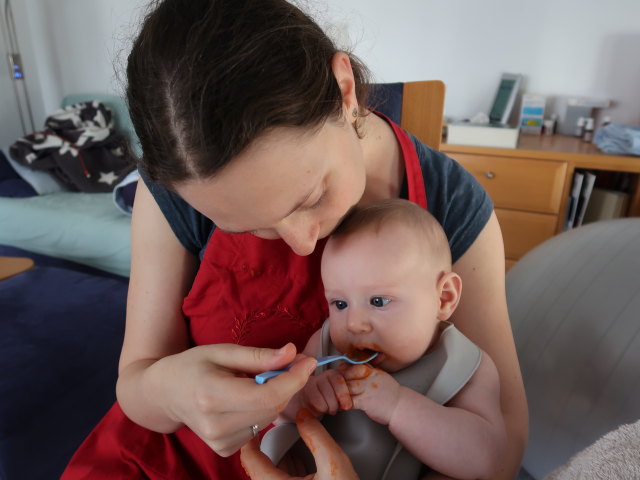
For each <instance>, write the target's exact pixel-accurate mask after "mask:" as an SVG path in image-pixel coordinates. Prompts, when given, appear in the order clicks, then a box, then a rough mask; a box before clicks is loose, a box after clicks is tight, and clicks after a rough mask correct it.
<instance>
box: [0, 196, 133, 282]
mask: <svg viewBox="0 0 640 480" xmlns="http://www.w3.org/2000/svg"><path fill="white" fill-rule="evenodd" d="M0 225H1V226H2V227H1V228H0V244H2V245H10V246H12V247H18V248H22V249H24V250H29V251H32V252H35V253H40V254H44V255H49V256H52V257H58V258H63V259H65V260H71V261H74V262H78V263H82V264H84V265H89V266H91V267H95V268H99V269H101V270H105V271H107V272H111V273H115V274H118V275H123V276H128V275H129V264H130V261H131V242H130V239H129V235H130V231H131V217H129V216H128V215H126V214H124V213H122V212H121V211H120V210H118V209H117V208H116V207H115V206H114V205H113V194H112V193H80V192H58V193H51V194H49V195H38V196H34V197H29V198H8V197H0Z"/></svg>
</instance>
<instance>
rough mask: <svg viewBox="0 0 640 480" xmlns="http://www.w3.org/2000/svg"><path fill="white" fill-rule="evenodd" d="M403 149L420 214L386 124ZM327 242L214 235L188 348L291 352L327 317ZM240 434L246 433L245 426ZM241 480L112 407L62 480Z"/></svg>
mask: <svg viewBox="0 0 640 480" xmlns="http://www.w3.org/2000/svg"><path fill="white" fill-rule="evenodd" d="M389 123H390V124H391V126H392V127H393V129H394V132H395V134H396V137H397V138H398V142H399V144H400V147H401V149H402V154H403V157H404V161H405V167H406V172H407V186H408V194H409V200H411V201H413V202H415V203H417V204H418V205H421V206H422V207H424V208H427V198H426V194H425V189H424V180H423V176H422V170H421V169H420V163H419V160H418V156H417V154H416V150H415V147H414V145H413V142H412V141H411V139H410V138H409V137H408V135H407V134H406V133H405V132H404V131H402V130H401V129H400V128H399V127H398V126H397V125H395V124H394V123H392V122H390V121H389ZM325 242H326V240H321V241H319V242H318V244H317V246H316V248H315V250H314V252H313V253H312V254H311V255H308V256H305V257H300V256H298V255H296V254H294V253H293V252H292V251H291V249H290V248H289V246H288V245H286V244H285V243H284V242H283V241H282V240H263V239H260V238H257V237H254V236H253V235H250V234H239V235H238V234H234V235H229V234H226V233H224V232H222V231H220V230H216V231H214V233H213V235H212V236H211V239H210V241H209V244H208V246H207V249H206V251H205V254H204V257H203V259H202V263H201V265H200V269H199V270H198V274H197V275H196V278H195V280H194V283H193V286H192V288H191V291H190V292H189V295H188V296H187V297H186V298H185V300H184V304H183V312H184V315H185V317H186V318H187V319H188V323H189V332H190V334H191V339H192V341H193V344H194V345H208V344H216V343H236V344H239V345H250V346H258V347H270V348H279V347H281V346H282V345H284V344H286V343H287V342H293V343H294V344H295V345H296V347H297V348H298V350H302V349H304V347H305V345H306V343H307V340H308V339H309V337H310V336H311V335H312V334H313V332H315V331H316V330H317V329H318V328H320V327H321V325H322V322H323V321H324V319H325V318H326V317H327V316H328V308H327V304H326V300H325V298H324V292H323V286H322V281H321V278H320V259H321V256H322V251H323V249H324V245H325ZM247 428H249V427H248V426H247ZM80 478H83V479H84V478H88V479H92V480H94V479H107V478H109V479H113V478H118V479H122V478H151V479H158V480H160V479H162V480H169V479H170V480H181V479H185V480H187V479H188V480H196V479H219V480H230V479H247V478H248V477H247V476H246V474H245V473H244V470H243V469H242V467H241V465H240V455H239V454H238V453H237V454H235V455H232V456H231V457H228V458H222V457H220V456H218V455H217V454H216V453H214V452H213V451H212V450H211V449H210V448H209V447H208V446H207V445H206V444H205V443H204V442H203V441H202V440H200V439H199V438H198V437H197V436H196V435H195V434H194V433H193V432H192V431H191V430H190V429H188V428H187V427H183V428H181V429H180V430H178V431H177V432H175V433H173V434H168V435H167V434H161V433H156V432H152V431H150V430H147V429H146V428H143V427H141V426H139V425H137V424H135V423H133V422H132V421H131V420H129V419H128V418H127V417H126V416H125V415H124V413H123V412H122V410H121V409H120V406H119V405H118V403H117V402H116V403H115V404H114V406H113V407H112V408H111V410H110V411H109V412H108V413H107V415H106V416H105V417H104V418H103V419H102V421H101V422H100V423H99V424H98V425H97V426H96V428H95V429H94V430H93V431H92V432H91V434H90V435H89V436H88V437H87V439H86V440H85V441H84V443H83V444H82V445H81V446H80V448H79V449H78V451H77V452H76V453H75V455H74V456H73V458H72V459H71V462H70V463H69V465H68V466H67V469H66V470H65V472H64V474H63V476H62V479H63V480H71V479H80Z"/></svg>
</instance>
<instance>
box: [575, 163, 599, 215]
mask: <svg viewBox="0 0 640 480" xmlns="http://www.w3.org/2000/svg"><path fill="white" fill-rule="evenodd" d="M583 174H584V179H583V181H582V188H581V189H580V199H579V200H578V208H577V212H576V219H575V221H574V223H573V226H574V227H579V226H580V225H582V221H583V220H584V214H585V212H586V211H587V206H588V205H589V201H590V200H591V192H593V186H594V184H595V183H596V176H595V174H593V173H591V172H587V171H585V172H583Z"/></svg>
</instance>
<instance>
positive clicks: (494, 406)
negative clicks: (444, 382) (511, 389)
mask: <svg viewBox="0 0 640 480" xmlns="http://www.w3.org/2000/svg"><path fill="white" fill-rule="evenodd" d="M363 372H365V373H366V370H365V369H363V368H362V367H361V366H357V367H350V368H349V369H346V370H345V378H346V379H347V383H348V385H349V391H350V393H351V398H352V400H353V407H354V408H357V409H360V410H364V411H365V412H366V413H367V415H368V416H369V417H370V418H372V419H373V420H375V421H377V422H379V423H382V424H384V425H388V426H389V430H390V431H391V433H393V435H394V436H395V437H396V438H397V439H398V441H399V442H400V443H401V444H402V445H403V446H404V447H405V448H406V449H407V450H409V451H410V452H411V453H412V454H413V455H415V456H416V457H417V458H418V459H420V460H421V461H422V462H423V463H424V464H425V465H428V466H429V467H430V468H432V469H434V470H436V471H438V472H440V473H443V474H445V475H449V476H451V477H454V478H461V479H464V478H492V477H493V476H494V475H495V473H496V470H497V468H498V465H499V462H500V455H501V453H502V451H503V449H504V446H505V441H506V430H505V426H504V421H503V418H502V413H501V411H500V386H499V380H498V372H497V370H496V367H495V365H494V363H493V361H492V360H491V358H490V357H489V356H488V355H487V354H486V353H483V355H482V360H481V362H480V365H479V367H478V370H477V371H476V373H475V374H474V376H473V377H472V378H471V380H469V382H468V383H467V385H465V387H464V388H463V389H462V390H461V391H460V392H459V393H458V394H457V395H456V396H455V397H454V398H453V399H452V400H451V401H450V402H449V403H448V404H447V405H446V406H442V405H439V404H437V403H435V402H434V401H432V400H431V399H429V398H427V397H425V396H424V395H421V394H419V393H417V392H415V391H413V390H411V389H409V388H407V387H403V386H400V385H399V384H398V383H397V382H396V381H395V380H394V379H393V378H392V377H391V376H390V375H389V374H388V373H386V372H383V371H381V370H376V369H372V370H371V372H370V373H369V374H366V375H362V374H363Z"/></svg>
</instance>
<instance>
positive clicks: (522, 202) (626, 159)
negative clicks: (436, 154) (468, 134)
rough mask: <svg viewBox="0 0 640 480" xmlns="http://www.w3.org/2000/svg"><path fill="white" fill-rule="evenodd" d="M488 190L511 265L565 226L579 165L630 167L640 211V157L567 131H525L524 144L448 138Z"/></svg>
mask: <svg viewBox="0 0 640 480" xmlns="http://www.w3.org/2000/svg"><path fill="white" fill-rule="evenodd" d="M440 149H441V150H442V151H443V152H446V153H447V154H448V155H449V156H451V157H452V158H454V159H455V160H457V161H458V162H460V164H462V165H463V166H464V167H465V168H466V169H467V170H469V171H470V172H471V173H472V174H473V176H474V177H475V178H477V179H478V181H479V182H480V183H481V184H482V185H483V186H484V187H485V188H486V189H487V191H488V192H489V194H490V195H491V197H492V198H493V201H494V204H495V210H496V215H497V216H498V220H499V221H500V227H501V228H502V234H503V236H504V241H505V257H506V261H507V269H509V268H510V267H511V265H513V264H514V263H515V262H516V261H518V259H519V258H520V257H522V256H523V255H524V254H525V253H526V252H528V251H529V250H531V249H532V248H533V247H535V246H536V245H538V244H539V243H542V242H543V241H545V240H546V239H548V238H550V237H552V236H553V235H556V234H558V233H560V232H562V230H563V226H564V221H565V218H566V208H567V203H568V202H567V200H568V197H569V191H570V189H571V182H572V179H573V172H574V170H575V169H576V168H585V169H590V170H608V171H618V172H629V173H634V174H636V175H634V176H633V181H632V187H631V189H632V190H631V199H630V204H629V211H628V215H629V216H640V187H639V182H638V177H639V175H638V174H639V173H640V157H631V156H618V155H604V154H602V153H601V152H600V150H598V148H597V147H596V146H595V145H592V144H590V143H585V142H583V141H582V140H580V139H577V138H573V137H565V136H561V135H553V136H537V135H520V140H519V142H518V147H517V148H515V149H510V148H490V147H472V146H463V145H450V144H447V143H443V144H442V145H441V147H440Z"/></svg>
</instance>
